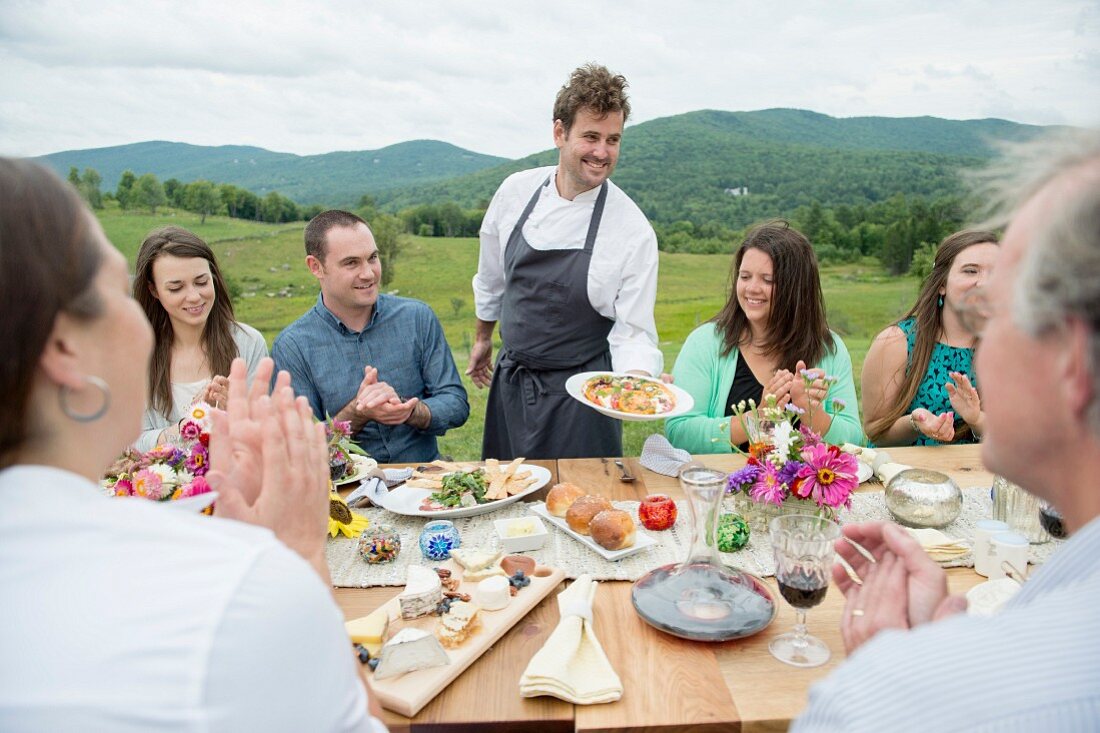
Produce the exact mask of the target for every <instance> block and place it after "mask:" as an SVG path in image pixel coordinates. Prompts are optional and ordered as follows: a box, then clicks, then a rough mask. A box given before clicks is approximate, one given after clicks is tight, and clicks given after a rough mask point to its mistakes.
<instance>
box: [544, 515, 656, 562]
mask: <svg viewBox="0 0 1100 733" xmlns="http://www.w3.org/2000/svg"><path fill="white" fill-rule="evenodd" d="M527 508H528V509H530V510H531V511H533V512H534V513H535V514H538V515H539V516H540V517H542V518H543V519H545V520H546V521H547V522H550V524H552V525H554V526H555V527H557V528H558V529H560V530H561V531H562V532H565V533H566V534H568V535H569V536H570V537H572V538H573V539H575V540H576V541H577V542H580V543H581V544H582V545H584V546H585V547H587V548H588V549H590V550H592V552H595V553H596V554H598V555H599V556H600V557H602V558H603V559H604V560H610V561H611V562H614V561H616V560H622V559H623V558H624V557H626V556H627V555H633V554H634V553H635V552H641V551H642V550H644V549H646V548H648V547H652V546H653V545H655V544H657V540H655V539H653V538H652V537H650V536H649V535H648V534H646V533H645V530H643V529H642V528H641V527H637V528H636V529H635V531H634V544H633V545H631V546H630V547H626V548H623V549H622V550H605V549H604V548H602V547H600V546H599V545H598V544H596V542H595V541H593V539H592V538H591V537H588V536H587V535H583V534H580V533H579V532H574V531H573V530H571V529H570V528H569V522H566V521H565V518H564V517H555V516H554V515H553V514H551V513H550V512H548V511H546V504H544V503H543V502H541V501H536V502H534V503H532V504H528V505H527ZM635 524H636V523H635Z"/></svg>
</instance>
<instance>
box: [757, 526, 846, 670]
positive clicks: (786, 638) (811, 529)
mask: <svg viewBox="0 0 1100 733" xmlns="http://www.w3.org/2000/svg"><path fill="white" fill-rule="evenodd" d="M769 529H770V530H771V540H772V550H773V551H774V552H775V579H776V581H777V582H778V583H779V593H780V594H781V595H782V596H783V598H785V599H786V601H787V603H789V604H791V605H792V606H793V607H794V609H795V612H796V613H797V614H798V621H797V623H796V624H795V627H794V631H789V632H787V633H786V634H781V635H779V636H777V637H775V638H774V639H772V642H771V644H769V645H768V649H769V650H771V653H772V656H774V657H775V658H776V659H778V660H779V661H781V662H785V663H787V664H790V665H793V666H795V667H817V666H820V665H822V664H825V662H827V661H829V654H830V653H829V647H828V646H826V645H825V642H823V641H822V640H821V639H818V638H817V637H815V636H810V635H809V634H807V633H806V610H807V609H809V608H813V607H814V606H816V605H817V604H819V603H821V601H823V600H824V599H825V592H826V591H827V590H828V589H829V578H830V576H831V573H832V567H833V542H835V541H836V540H837V539H839V537H840V525H839V524H837V523H836V522H834V521H832V520H829V519H825V518H824V517H816V516H812V515H809V514H788V515H786V516H782V517H776V518H775V519H773V520H772V521H771V524H770V525H769Z"/></svg>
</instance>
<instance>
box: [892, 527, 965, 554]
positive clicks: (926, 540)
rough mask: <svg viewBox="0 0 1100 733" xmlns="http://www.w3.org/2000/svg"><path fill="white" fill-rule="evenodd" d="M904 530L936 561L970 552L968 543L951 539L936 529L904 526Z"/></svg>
mask: <svg viewBox="0 0 1100 733" xmlns="http://www.w3.org/2000/svg"><path fill="white" fill-rule="evenodd" d="M905 531H906V532H908V533H909V534H911V535H912V536H913V537H914V538H915V539H916V540H917V542H919V543H920V546H921V547H923V548H924V551H925V552H927V553H928V556H929V557H930V558H932V559H933V560H935V561H936V562H944V561H947V560H954V559H955V558H958V557H962V556H963V555H965V554H967V553H968V552H970V545H968V544H967V543H966V542H965V541H964V540H956V539H952V538H951V537H948V536H947V535H945V534H944V533H943V532H940V531H939V530H938V529H910V528H908V527H906V529H905Z"/></svg>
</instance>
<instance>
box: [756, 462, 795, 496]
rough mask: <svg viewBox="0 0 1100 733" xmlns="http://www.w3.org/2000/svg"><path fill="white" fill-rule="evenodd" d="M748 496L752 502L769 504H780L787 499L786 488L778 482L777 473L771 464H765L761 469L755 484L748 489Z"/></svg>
mask: <svg viewBox="0 0 1100 733" xmlns="http://www.w3.org/2000/svg"><path fill="white" fill-rule="evenodd" d="M749 496H751V497H752V499H753V501H766V502H769V503H771V504H782V503H783V500H784V499H785V498H787V487H786V486H785V485H784V484H783V482H781V481H780V480H779V471H778V470H776V468H775V466H773V465H772V464H771V463H768V462H765V463H764V465H763V466H762V467H761V470H760V475H759V476H757V478H756V483H754V484H753V485H752V488H751V489H749Z"/></svg>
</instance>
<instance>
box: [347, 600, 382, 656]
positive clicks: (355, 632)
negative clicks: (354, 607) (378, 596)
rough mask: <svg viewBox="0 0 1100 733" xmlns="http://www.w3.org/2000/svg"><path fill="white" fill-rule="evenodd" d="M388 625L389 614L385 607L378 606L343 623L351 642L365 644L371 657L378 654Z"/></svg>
mask: <svg viewBox="0 0 1100 733" xmlns="http://www.w3.org/2000/svg"><path fill="white" fill-rule="evenodd" d="M389 627H390V615H389V614H388V613H387V612H386V609H385V608H379V609H377V610H376V611H375V612H374V613H372V614H369V615H367V616H363V617H362V618H356V619H352V620H351V621H348V622H346V623H345V624H344V628H346V629H347V631H348V636H350V637H351V641H352V643H353V644H362V645H363V646H365V647H366V648H367V651H369V652H370V654H371V656H372V657H376V656H378V651H379V650H380V649H381V648H382V642H384V641H385V640H386V630H387V629H389Z"/></svg>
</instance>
